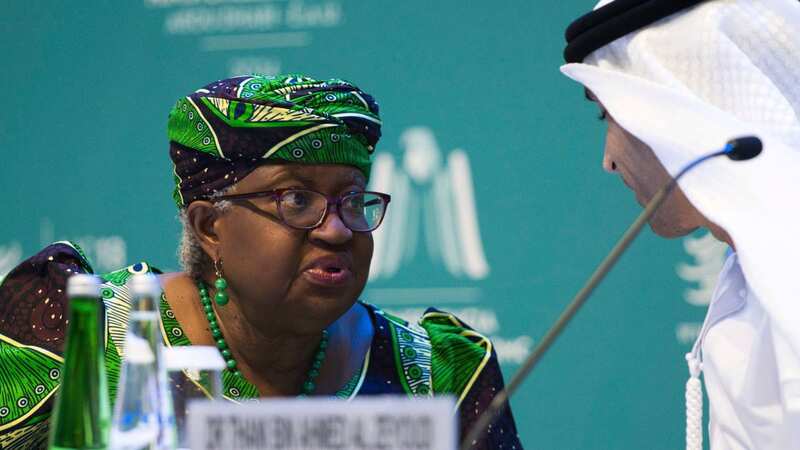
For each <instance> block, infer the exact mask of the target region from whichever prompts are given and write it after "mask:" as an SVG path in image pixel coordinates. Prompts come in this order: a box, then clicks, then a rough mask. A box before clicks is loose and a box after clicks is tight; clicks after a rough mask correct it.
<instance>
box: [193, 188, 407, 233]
mask: <svg viewBox="0 0 800 450" xmlns="http://www.w3.org/2000/svg"><path fill="white" fill-rule="evenodd" d="M290 191H301V192H312V193H314V194H319V195H321V196H322V197H324V198H325V200H326V204H325V211H323V213H322V217H320V219H319V220H318V221H317V223H315V224H314V225H310V226H307V227H300V226H297V225H292V224H290V223H289V222H287V221H286V219H285V218H284V217H283V211H282V209H281V201H280V199H281V197H282V196H283V194H285V193H286V192H290ZM364 194H372V195H376V196H378V197H380V198H381V200H382V201H383V204H384V206H383V214H381V219H380V220H379V221H378V223H377V224H375V226H374V227H372V228H370V229H367V230H354V229H353V228H352V227H351V226H350V224H349V223H348V221H347V219H345V218H344V216H343V215H342V202H343V201H344V199H346V198H348V197H352V196H354V195H364ZM264 197H272V199H273V200H275V207H276V208H277V210H278V217H279V218H280V219H281V222H282V223H284V224H285V225H286V226H288V227H291V228H294V229H296V230H313V229H314V228H317V227H319V226H320V225H322V224H323V223H324V222H325V219H326V218H327V217H328V213H329V212H330V208H331V206H336V214H337V215H338V216H339V220H341V221H342V223H343V224H344V226H346V227H347V228H348V229H349V230H350V231H354V232H357V233H370V232H372V231H375V230H376V229H378V227H380V226H381V224H382V223H383V219H384V218H385V217H386V210H387V209H388V208H389V202H390V201H391V200H392V196H391V195H389V194H384V193H383V192H375V191H352V192H347V193H345V194H342V195H337V196H331V195H325V194H323V193H322V192H319V191H315V190H313V189H306V188H283V189H270V190H268V191H258V192H246V193H243V194H228V195H220V196H216V197H212V198H209V199H207V200H208V201H210V202H212V203H217V202H221V201H223V200H247V199H251V198H264ZM365 206H366V205H365ZM254 207H255V205H254Z"/></svg>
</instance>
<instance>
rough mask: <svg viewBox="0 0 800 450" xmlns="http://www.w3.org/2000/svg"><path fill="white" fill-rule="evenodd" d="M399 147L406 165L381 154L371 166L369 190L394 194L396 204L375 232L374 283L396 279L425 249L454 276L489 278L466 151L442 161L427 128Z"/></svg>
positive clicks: (413, 131)
mask: <svg viewBox="0 0 800 450" xmlns="http://www.w3.org/2000/svg"><path fill="white" fill-rule="evenodd" d="M400 145H401V146H402V147H403V156H402V162H399V161H395V159H394V158H393V157H392V156H391V155H390V154H388V153H379V154H378V155H377V156H376V157H375V161H374V163H373V166H372V175H371V178H372V183H371V185H370V188H371V189H373V190H376V191H381V192H389V193H391V194H392V203H391V205H390V207H389V211H388V212H387V213H386V218H385V219H384V223H383V224H382V225H381V227H380V228H379V229H378V230H376V232H375V233H373V237H374V239H375V254H374V256H373V258H372V267H371V270H370V280H377V279H389V278H392V277H393V276H394V275H395V274H396V273H397V272H398V270H399V269H400V268H401V267H402V266H403V265H404V264H407V263H410V262H411V261H412V260H413V259H414V258H415V256H416V254H417V252H418V249H419V247H421V246H423V245H424V247H425V248H426V251H427V254H428V257H429V258H430V259H431V260H432V262H434V263H437V264H441V265H442V266H444V267H445V268H446V269H447V271H448V272H449V273H450V274H451V275H452V276H454V277H457V278H469V279H472V280H480V279H483V278H486V276H487V275H488V274H489V264H488V263H487V262H486V256H485V254H484V251H483V242H482V241H481V237H480V230H479V228H478V213H477V209H476V207H475V194H474V187H473V182H472V172H471V170H470V164H469V157H468V156H467V154H466V152H464V150H461V149H454V150H452V151H451V152H449V153H448V154H447V155H446V158H445V157H443V155H442V152H441V151H440V150H439V145H438V144H437V142H436V138H435V136H434V134H433V132H432V131H431V130H430V129H429V128H427V127H413V128H409V129H407V130H405V131H404V132H403V133H402V134H401V136H400ZM420 235H422V237H421V238H420ZM420 241H422V242H423V243H421V242H420Z"/></svg>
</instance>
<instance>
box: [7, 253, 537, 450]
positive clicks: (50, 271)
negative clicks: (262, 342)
mask: <svg viewBox="0 0 800 450" xmlns="http://www.w3.org/2000/svg"><path fill="white" fill-rule="evenodd" d="M151 271H152V272H156V273H157V272H158V271H157V269H154V268H152V267H150V266H149V265H148V264H147V263H144V262H141V263H137V264H133V265H131V266H129V267H126V268H124V269H121V270H118V271H115V272H111V273H106V274H101V275H100V277H101V278H102V280H103V285H102V290H101V294H102V298H103V304H104V307H105V314H104V318H105V329H106V335H105V350H106V352H105V353H106V356H105V358H106V367H107V369H108V372H107V373H108V381H109V389H110V397H111V399H112V401H113V399H114V397H115V394H116V385H117V381H118V379H119V368H120V363H121V359H122V351H123V348H122V343H123V341H124V336H125V328H126V326H127V317H128V312H129V310H130V290H129V287H128V285H127V282H128V280H129V278H130V277H131V275H133V274H135V273H146V272H151ZM91 272H92V269H91V266H90V265H89V263H88V262H87V261H86V258H85V257H84V256H83V254H82V253H81V251H80V249H79V248H77V246H74V245H73V244H71V243H68V242H58V243H55V244H53V245H50V246H48V247H47V248H45V249H44V250H42V251H41V252H39V253H38V254H36V255H34V256H33V257H31V258H29V259H28V260H26V261H24V262H23V263H22V264H20V265H19V266H17V268H15V269H14V270H13V271H12V272H11V273H9V274H8V276H7V277H6V278H5V279H4V280H3V282H2V284H0V449H3V450H6V449H40V448H46V442H47V429H48V428H47V427H48V417H49V415H50V410H51V408H52V401H53V396H54V395H55V393H56V391H57V390H58V382H59V376H60V367H61V364H62V362H63V357H62V349H63V343H64V342H63V340H64V336H65V333H64V332H65V327H66V323H65V321H66V317H65V315H66V301H67V299H66V295H65V286H66V280H67V278H68V277H69V276H70V275H72V274H74V273H91ZM363 305H364V306H365V307H366V309H367V310H368V311H369V314H370V317H371V319H372V324H373V327H374V336H373V339H372V343H371V345H370V348H369V350H368V353H367V355H366V357H365V359H364V362H363V365H362V367H361V368H360V370H359V371H357V373H355V374H354V375H353V377H352V379H351V380H350V381H349V382H348V383H346V384H345V386H342V388H341V389H340V390H339V391H338V392H337V393H336V396H337V397H340V398H342V399H345V400H347V399H351V398H354V397H357V396H364V395H385V394H399V395H407V396H413V397H426V396H432V395H439V394H449V395H453V396H455V398H456V399H457V402H458V410H459V419H460V429H461V432H462V434H463V432H464V430H465V429H467V428H468V427H469V426H470V424H472V423H473V421H474V420H475V419H476V417H477V415H479V414H480V413H481V412H482V411H483V410H484V409H485V408H486V407H487V406H488V404H489V402H490V401H491V399H492V398H493V397H494V395H495V393H496V392H497V391H499V390H500V389H502V387H503V380H502V375H501V373H500V368H499V365H498V363H497V357H496V354H495V352H494V351H493V349H492V343H491V342H490V341H489V339H487V338H486V337H484V336H483V335H481V334H480V333H478V332H476V331H474V330H472V329H471V328H470V327H469V326H467V325H466V324H464V323H463V322H461V321H460V320H459V319H458V318H456V317H455V316H453V315H452V314H448V313H446V312H442V311H438V310H435V309H432V308H431V309H429V310H428V311H427V312H426V313H425V314H424V315H423V316H422V318H420V320H419V321H418V323H416V324H409V323H408V322H406V321H404V320H402V319H400V318H397V317H394V316H392V315H390V314H387V313H385V312H383V311H381V310H380V309H379V308H377V307H375V306H373V305H370V304H367V303H363ZM161 320H162V335H163V337H164V343H165V345H168V346H183V345H191V342H189V340H188V338H187V337H186V335H185V333H184V330H183V328H181V325H180V324H179V323H178V321H177V320H176V319H175V315H174V314H173V312H172V310H171V308H170V305H169V303H168V301H167V299H166V298H163V297H162V301H161ZM223 385H224V386H223V389H224V392H223V395H224V397H225V398H226V399H228V400H229V401H233V402H239V401H242V400H247V399H253V398H256V397H258V392H257V390H256V388H255V386H253V385H252V384H250V383H249V382H247V381H246V380H245V379H244V378H242V377H236V376H233V375H232V374H229V373H228V371H225V375H223ZM473 448H474V449H487V450H488V449H508V450H510V449H522V446H521V444H520V442H519V439H518V437H517V431H516V426H515V424H514V419H513V417H512V415H511V411H510V410H506V411H505V412H504V413H503V414H502V416H501V417H500V418H499V419H498V421H497V422H496V423H495V425H494V426H493V427H492V428H491V432H490V433H489V434H488V435H487V437H486V438H485V439H484V440H482V441H480V442H477V443H475V445H474V446H473Z"/></svg>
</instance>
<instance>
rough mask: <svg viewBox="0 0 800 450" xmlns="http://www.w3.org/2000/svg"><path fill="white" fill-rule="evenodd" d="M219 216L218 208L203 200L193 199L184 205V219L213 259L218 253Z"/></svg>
mask: <svg viewBox="0 0 800 450" xmlns="http://www.w3.org/2000/svg"><path fill="white" fill-rule="evenodd" d="M220 217H221V214H220V210H219V209H217V208H215V207H214V204H212V203H211V202H208V201H205V200H199V201H194V202H192V203H190V204H189V206H187V207H186V220H187V221H188V222H189V227H190V228H191V229H192V232H194V235H195V237H197V242H199V243H200V246H201V247H203V250H204V251H205V252H206V254H207V255H208V256H209V258H210V259H211V260H212V261H213V260H214V259H215V258H216V257H217V255H219V245H220V242H219V235H218V234H217V221H218V220H219V218H220Z"/></svg>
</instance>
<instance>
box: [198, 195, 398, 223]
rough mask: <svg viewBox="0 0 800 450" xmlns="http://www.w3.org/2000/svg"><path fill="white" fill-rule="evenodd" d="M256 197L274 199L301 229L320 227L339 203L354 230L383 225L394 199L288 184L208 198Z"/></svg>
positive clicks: (280, 211)
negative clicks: (332, 193)
mask: <svg viewBox="0 0 800 450" xmlns="http://www.w3.org/2000/svg"><path fill="white" fill-rule="evenodd" d="M257 198H266V199H272V200H274V201H275V207H276V208H277V212H278V217H279V218H280V219H281V221H282V222H283V223H285V224H286V225H288V226H290V227H292V228H296V229H299V230H311V229H314V228H317V227H318V226H320V225H322V222H324V221H325V218H326V217H327V216H328V209H329V208H330V207H331V206H336V213H337V214H338V215H339V218H340V219H342V223H343V224H344V225H345V226H346V227H347V228H349V229H351V230H352V231H360V232H368V231H372V230H374V229H376V228H378V227H379V226H380V224H381V222H382V221H383V216H384V215H385V214H386V207H387V206H388V205H389V201H390V200H391V199H392V197H391V196H390V195H389V194H383V193H381V192H370V191H363V192H348V193H346V194H342V195H340V196H338V197H329V196H327V195H325V194H323V193H321V192H317V191H312V190H309V189H297V188H289V189H273V190H270V191H262V192H248V193H246V194H230V195H221V196H219V197H214V198H212V199H209V201H212V202H219V201H222V200H244V199H257ZM256 207H258V206H256ZM259 209H261V208H259Z"/></svg>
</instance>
